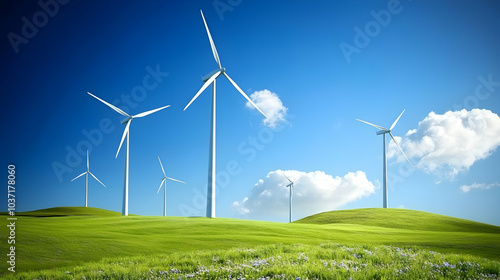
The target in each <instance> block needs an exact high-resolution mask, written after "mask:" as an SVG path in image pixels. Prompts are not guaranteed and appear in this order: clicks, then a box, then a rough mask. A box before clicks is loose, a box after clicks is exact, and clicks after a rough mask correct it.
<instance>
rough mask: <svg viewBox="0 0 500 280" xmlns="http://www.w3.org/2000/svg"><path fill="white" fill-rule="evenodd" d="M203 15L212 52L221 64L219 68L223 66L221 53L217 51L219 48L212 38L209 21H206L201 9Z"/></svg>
mask: <svg viewBox="0 0 500 280" xmlns="http://www.w3.org/2000/svg"><path fill="white" fill-rule="evenodd" d="M200 12H201V17H202V18H203V23H205V29H206V30H207V34H208V40H209V41H210V47H212V53H213V54H214V58H215V62H217V65H219V68H222V66H221V64H220V58H219V54H218V53H217V49H216V48H215V44H214V40H213V39H212V35H211V34H210V30H209V29H208V25H207V22H206V21H205V16H204V15H203V11H202V10H200Z"/></svg>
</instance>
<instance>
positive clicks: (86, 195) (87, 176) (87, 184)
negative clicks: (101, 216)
mask: <svg viewBox="0 0 500 280" xmlns="http://www.w3.org/2000/svg"><path fill="white" fill-rule="evenodd" d="M89 174H90V175H91V176H92V177H94V179H96V181H97V182H99V183H101V185H103V186H104V187H106V186H105V185H104V184H103V183H102V182H101V181H99V179H97V177H96V176H94V174H92V172H90V167H89V150H87V171H85V172H83V173H82V174H80V175H78V176H76V177H75V178H73V180H71V182H73V181H74V180H76V179H78V178H79V177H81V176H82V175H85V207H87V197H88V194H89Z"/></svg>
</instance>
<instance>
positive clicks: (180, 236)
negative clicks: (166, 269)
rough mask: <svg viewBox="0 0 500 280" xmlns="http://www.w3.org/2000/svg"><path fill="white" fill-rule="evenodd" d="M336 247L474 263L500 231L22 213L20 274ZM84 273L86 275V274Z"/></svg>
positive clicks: (364, 213) (383, 212) (457, 223)
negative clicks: (240, 251) (244, 251)
mask: <svg viewBox="0 0 500 280" xmlns="http://www.w3.org/2000/svg"><path fill="white" fill-rule="evenodd" d="M7 234H8V232H7V231H4V230H2V231H1V232H0V238H1V240H4V242H2V243H1V244H0V249H1V252H2V253H3V252H6V251H7V246H8V244H7V242H5V240H6V237H7ZM332 242H333V243H335V244H343V245H345V246H351V247H353V248H357V247H356V246H368V247H370V248H372V246H380V245H391V246H398V247H406V246H413V247H412V248H421V250H423V251H422V254H423V252H424V251H425V252H428V251H429V250H432V251H437V252H440V253H452V254H468V255H470V257H465V258H466V259H467V258H471V259H470V260H472V259H474V260H476V259H475V258H477V260H479V259H480V258H489V259H491V260H493V261H497V260H500V227H496V226H491V225H486V224H481V223H476V222H472V221H467V220H463V219H457V218H452V217H446V216H440V215H435V214H430V213H425V212H419V211H412V210H401V209H357V210H345V211H333V212H327V213H321V214H318V215H315V216H311V217H308V218H304V219H302V220H300V221H297V222H294V223H292V224H288V223H273V222H260V221H248V220H237V219H226V218H216V219H208V218H183V217H149V216H129V217H123V216H120V214H119V213H116V212H112V211H107V210H101V209H95V208H87V209H86V208H83V207H76V208H73V207H71V208H51V209H46V210H40V211H33V212H26V213H23V214H21V213H18V220H17V227H16V257H17V259H16V271H17V273H19V272H29V271H34V272H35V274H36V273H38V272H37V271H41V270H43V269H48V268H51V269H52V270H53V271H54V273H55V272H57V271H59V272H58V273H60V271H63V270H64V273H65V272H66V271H70V270H71V271H73V270H74V269H76V268H75V267H77V266H82V265H85V264H88V266H89V269H90V267H92V266H99V265H101V266H102V264H99V263H100V262H103V261H105V262H110V263H115V262H118V263H120V262H122V263H123V261H118V259H122V258H126V259H128V258H130V259H133V261H132V262H135V261H140V260H141V259H142V260H143V261H145V260H146V259H149V258H150V256H154V257H152V258H153V259H154V258H159V259H164V258H168V256H170V255H172V254H173V256H177V254H180V255H179V256H181V255H182V254H187V255H182V256H190V255H189V254H201V253H199V252H198V251H199V250H205V251H204V252H205V253H206V254H208V255H210V254H212V253H213V252H214V251H213V250H228V252H230V251H231V250H233V249H234V248H253V247H256V246H263V245H267V246H271V247H266V246H264V247H262V248H273V247H272V246H277V245H273V244H282V245H280V246H285V247H286V246H291V245H294V244H303V246H305V248H312V249H311V250H313V248H316V247H317V246H319V244H331V243H332ZM301 246H302V245H301ZM308 246H309V247H308ZM311 246H312V247H311ZM259 248H260V247H259ZM377 248H385V247H377ZM207 250H208V251H207ZM265 250H268V249H265ZM304 250H306V249H304ZM314 250H316V249H314ZM380 250H381V249H380ZM218 252H222V251H218ZM218 254H219V253H218ZM145 256H147V257H145ZM179 258H181V257H179ZM182 258H183V257H182ZM103 259H107V260H103ZM452 259H453V258H452ZM450 260H451V259H450ZM172 261H174V260H172ZM242 261H243V260H242ZM245 261H246V260H245ZM475 262H476V263H477V261H475ZM2 263H3V264H2V271H0V276H2V275H4V276H5V275H6V274H7V272H8V271H7V264H6V262H2ZM485 265H486V264H485ZM86 266H87V265H85V266H84V267H86ZM147 266H149V264H148V265H147ZM487 266H488V265H487ZM84 267H82V268H80V269H82V271H86V270H85V268H84ZM113 267H114V268H113ZM119 267H121V266H119ZM119 267H116V264H115V266H111V267H109V269H114V270H117V271H125V272H126V271H129V270H130V269H132V270H134V269H135V268H134V267H135V266H134V267H129V268H123V267H121V268H119ZM138 267H139V266H137V269H138ZM58 268H60V270H58ZM106 269H108V268H106ZM162 269H163V268H162ZM179 269H180V268H179ZM419 269H420V268H419ZM114 270H113V271H114ZM190 271H194V270H190ZM493 271H495V270H494V269H493ZM44 273H49V272H44ZM82 273H84V274H85V273H90V272H89V271H86V272H82ZM96 273H97V272H96ZM109 273H111V272H109ZM117 273H118V272H117ZM137 273H139V272H137ZM140 273H143V272H140ZM148 273H149V271H148ZM187 273H190V272H187ZM381 273H382V272H381ZM384 273H386V272H384ZM387 273H388V272H387ZM33 275H34V274H33ZM87 275H89V276H90V275H91V274H87ZM116 275H118V274H116ZM123 275H125V274H123ZM136 275H139V274H136ZM141 275H142V274H141ZM342 275H344V274H342ZM381 275H385V274H381ZM19 276H21V274H19ZM29 277H31V276H29ZM29 277H28V278H29ZM33 278H36V277H33ZM33 278H30V279H33ZM38 278H39V277H38ZM49 278H50V277H49ZM52 278H58V277H56V276H52ZM382 278H384V277H382ZM76 279H80V278H76ZM87 279H89V278H88V277H87Z"/></svg>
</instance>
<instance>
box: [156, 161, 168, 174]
mask: <svg viewBox="0 0 500 280" xmlns="http://www.w3.org/2000/svg"><path fill="white" fill-rule="evenodd" d="M158 161H159V162H160V166H161V171H163V176H165V177H167V174H165V169H163V164H161V160H160V157H158Z"/></svg>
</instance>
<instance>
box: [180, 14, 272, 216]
mask: <svg viewBox="0 0 500 280" xmlns="http://www.w3.org/2000/svg"><path fill="white" fill-rule="evenodd" d="M200 12H201V17H202V18H203V22H204V23H205V29H206V30H207V34H208V40H209V41H210V46H211V47H212V53H213V55H214V58H215V62H216V63H217V66H218V67H219V68H218V69H215V70H214V71H212V72H210V73H209V74H208V75H206V76H205V77H203V78H202V80H203V82H204V84H203V86H202V87H201V88H200V90H199V91H198V92H197V93H196V94H195V96H194V97H193V98H192V99H191V101H189V103H188V104H187V105H186V107H185V108H184V110H186V109H187V108H188V107H189V105H191V103H193V101H194V100H195V99H196V98H198V96H199V95H200V94H201V93H202V92H203V91H204V90H205V89H206V88H207V87H208V86H209V85H210V84H212V120H211V130H210V151H209V163H208V190H207V217H209V218H215V107H216V106H215V79H217V78H218V77H219V76H220V75H224V76H225V77H226V78H227V79H228V80H229V82H231V84H232V85H233V86H234V87H235V88H236V90H238V91H239V92H240V93H241V95H243V97H245V98H246V99H247V100H248V102H250V104H252V105H253V106H254V107H255V108H256V109H257V110H258V111H259V112H260V113H261V114H262V115H264V117H266V118H267V116H266V115H265V114H264V113H263V112H262V111H261V110H260V109H259V108H258V107H257V105H255V104H254V103H253V101H252V100H251V99H250V98H249V97H248V96H247V95H246V94H245V93H244V92H243V90H241V88H240V87H239V86H238V85H237V84H236V83H235V82H234V81H233V80H232V79H231V78H230V77H229V75H228V74H227V73H226V69H225V68H222V66H221V63H220V59H219V54H218V53H217V49H216V48H215V44H214V41H213V40H212V35H210V30H209V29H208V25H207V22H206V21H205V17H204V16H203V11H201V10H200Z"/></svg>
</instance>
